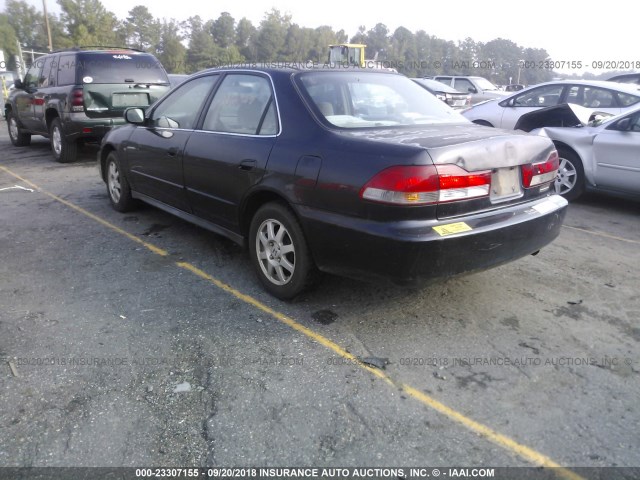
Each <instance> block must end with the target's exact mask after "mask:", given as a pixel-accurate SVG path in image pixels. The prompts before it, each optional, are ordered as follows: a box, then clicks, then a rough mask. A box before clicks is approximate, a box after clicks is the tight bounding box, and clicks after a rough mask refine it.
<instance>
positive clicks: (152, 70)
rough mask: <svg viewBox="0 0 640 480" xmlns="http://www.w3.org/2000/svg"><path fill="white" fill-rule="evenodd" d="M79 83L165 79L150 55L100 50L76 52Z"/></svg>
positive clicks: (156, 62) (161, 81) (158, 63)
mask: <svg viewBox="0 0 640 480" xmlns="http://www.w3.org/2000/svg"><path fill="white" fill-rule="evenodd" d="M78 60H79V61H78V65H77V66H78V73H77V75H78V76H77V78H78V80H81V83H162V84H168V83H169V79H168V78H167V74H166V72H165V71H164V68H162V65H161V64H160V62H159V61H158V60H157V59H156V58H155V57H154V56H152V55H147V54H144V53H135V52H126V51H125V52H104V53H103V52H101V53H84V54H82V55H78Z"/></svg>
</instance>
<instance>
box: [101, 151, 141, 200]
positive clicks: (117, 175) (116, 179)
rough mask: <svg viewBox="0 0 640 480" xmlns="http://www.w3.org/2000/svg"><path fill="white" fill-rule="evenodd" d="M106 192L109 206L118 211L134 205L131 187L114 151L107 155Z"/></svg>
mask: <svg viewBox="0 0 640 480" xmlns="http://www.w3.org/2000/svg"><path fill="white" fill-rule="evenodd" d="M107 193H108V194H109V200H110V201H111V206H112V207H113V208H114V209H115V210H117V211H119V212H128V211H129V210H131V209H133V207H135V200H134V199H133V197H132V196H131V188H130V187H129V182H128V181H127V178H126V177H125V176H124V175H123V174H122V169H121V167H120V161H119V160H118V155H117V154H116V152H111V153H110V154H109V156H108V157H107Z"/></svg>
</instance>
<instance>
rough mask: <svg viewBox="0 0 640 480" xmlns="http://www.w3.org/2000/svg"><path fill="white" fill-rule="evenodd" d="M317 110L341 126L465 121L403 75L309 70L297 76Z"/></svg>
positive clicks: (304, 92)
mask: <svg viewBox="0 0 640 480" xmlns="http://www.w3.org/2000/svg"><path fill="white" fill-rule="evenodd" d="M297 83H298V85H299V86H300V87H301V90H302V91H303V95H304V96H305V97H306V98H307V101H310V102H311V103H312V104H313V105H314V106H315V110H316V112H317V114H319V115H320V116H321V118H322V119H324V120H326V121H327V122H328V123H329V124H331V125H333V126H336V127H341V128H350V129H351V128H371V127H374V128H375V127H392V126H407V125H433V124H443V123H468V120H467V119H466V118H464V117H463V116H462V115H460V114H459V113H456V112H455V111H454V110H452V109H451V108H450V107H449V106H447V105H446V104H445V103H444V102H442V101H440V100H438V99H437V98H436V97H434V96H433V95H431V93H429V92H428V91H427V90H425V89H424V88H422V87H420V86H419V85H416V84H415V83H414V82H412V81H411V80H409V79H408V78H407V77H405V76H403V75H397V74H387V73H374V72H370V71H362V72H346V71H342V72H322V71H320V72H308V73H303V74H301V75H299V76H298V77H297Z"/></svg>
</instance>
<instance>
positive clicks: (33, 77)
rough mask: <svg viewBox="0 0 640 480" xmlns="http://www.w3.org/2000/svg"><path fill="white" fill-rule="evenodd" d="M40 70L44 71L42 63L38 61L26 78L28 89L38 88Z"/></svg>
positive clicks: (28, 71)
mask: <svg viewBox="0 0 640 480" xmlns="http://www.w3.org/2000/svg"><path fill="white" fill-rule="evenodd" d="M40 70H42V62H39V61H37V60H36V61H35V62H34V63H33V65H31V67H29V70H27V74H26V75H25V76H24V86H25V87H26V88H36V87H37V86H38V80H39V79H40Z"/></svg>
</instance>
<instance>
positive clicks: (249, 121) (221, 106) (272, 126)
mask: <svg viewBox="0 0 640 480" xmlns="http://www.w3.org/2000/svg"><path fill="white" fill-rule="evenodd" d="M275 117H276V113H275V108H274V106H273V95H272V94H271V87H270V86H269V81H268V80H267V79H266V78H265V77H262V76H257V75H235V74H234V75H227V77H225V79H224V81H223V82H222V84H221V85H220V88H219V89H218V91H217V92H216V94H215V96H214V97H213V101H212V102H211V105H210V107H209V111H208V112H207V116H206V117H205V119H204V125H203V126H202V128H203V129H204V130H210V131H213V132H226V133H243V134H248V135H274V134H275V133H276V129H277V124H276V121H275Z"/></svg>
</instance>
